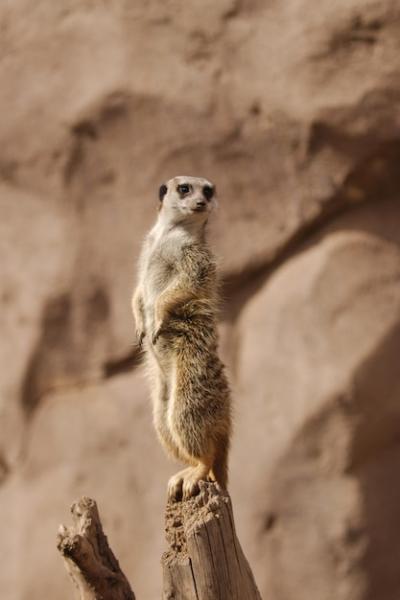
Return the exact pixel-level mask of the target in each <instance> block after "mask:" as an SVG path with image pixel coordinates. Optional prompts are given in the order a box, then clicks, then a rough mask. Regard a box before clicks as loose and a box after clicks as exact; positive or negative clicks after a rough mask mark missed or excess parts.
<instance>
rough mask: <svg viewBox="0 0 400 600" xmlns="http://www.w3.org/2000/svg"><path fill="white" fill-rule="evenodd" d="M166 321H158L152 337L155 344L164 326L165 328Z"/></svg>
mask: <svg viewBox="0 0 400 600" xmlns="http://www.w3.org/2000/svg"><path fill="white" fill-rule="evenodd" d="M163 325H164V323H163V322H162V321H159V322H158V323H156V326H155V328H154V333H153V336H152V338H151V341H152V342H153V344H156V343H157V340H158V338H159V337H160V335H161V333H162V328H163Z"/></svg>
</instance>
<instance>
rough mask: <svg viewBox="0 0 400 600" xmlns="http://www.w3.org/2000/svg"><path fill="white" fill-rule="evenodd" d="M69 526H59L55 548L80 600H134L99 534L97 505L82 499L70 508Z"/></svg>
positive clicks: (101, 533)
mask: <svg viewBox="0 0 400 600" xmlns="http://www.w3.org/2000/svg"><path fill="white" fill-rule="evenodd" d="M71 513H72V519H73V525H72V527H69V528H66V527H64V526H63V525H61V526H60V529H59V533H58V539H57V548H58V550H59V551H60V552H61V554H62V556H63V558H64V562H65V566H66V568H67V571H68V573H69V574H70V576H71V578H72V580H73V582H74V584H75V586H76V588H77V590H78V594H79V598H80V600H135V595H134V593H133V592H132V590H131V587H130V585H129V583H128V580H127V579H126V577H125V575H124V574H123V572H122V571H121V569H120V566H119V564H118V560H117V559H116V558H115V556H114V554H113V552H112V550H111V548H110V547H109V545H108V541H107V538H106V536H105V534H104V532H103V528H102V525H101V522H100V517H99V513H98V510H97V505H96V502H95V501H94V500H91V499H90V498H86V497H83V498H81V499H80V500H79V502H75V503H74V504H73V505H72V507H71Z"/></svg>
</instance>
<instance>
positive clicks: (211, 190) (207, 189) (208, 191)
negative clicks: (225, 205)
mask: <svg viewBox="0 0 400 600" xmlns="http://www.w3.org/2000/svg"><path fill="white" fill-rule="evenodd" d="M203 194H204V198H206V199H207V200H211V198H212V197H213V196H214V194H215V187H212V186H211V185H205V186H204V187H203Z"/></svg>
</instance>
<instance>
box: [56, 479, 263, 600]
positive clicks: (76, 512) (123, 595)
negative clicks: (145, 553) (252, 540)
mask: <svg viewBox="0 0 400 600" xmlns="http://www.w3.org/2000/svg"><path fill="white" fill-rule="evenodd" d="M71 512H72V516H73V526H72V527H70V528H65V527H63V526H61V527H60V531H59V535H58V544H57V547H58V549H59V551H60V552H61V554H62V556H63V558H64V562H65V565H66V568H67V571H68V572H69V574H70V575H71V578H72V580H73V582H74V584H75V586H76V588H77V591H78V594H79V596H78V597H79V599H80V600H135V596H134V593H133V592H132V590H131V588H130V586H129V583H128V580H127V579H126V577H125V575H124V574H123V573H122V571H121V569H120V567H119V564H118V561H117V559H116V558H115V556H114V554H113V553H112V551H111V549H110V547H109V545H108V542H107V538H106V536H105V535H104V533H103V529H102V525H101V522H100V518H99V513H98V510H97V506H96V503H95V501H94V500H91V499H90V498H85V497H84V498H81V500H80V501H79V502H76V503H75V504H73V505H72V508H71ZM165 522H166V527H165V530H166V538H167V542H168V545H169V549H168V551H167V552H165V553H164V555H163V557H162V568H163V593H162V598H163V600H261V596H260V594H259V591H258V589H257V586H256V584H255V581H254V577H253V574H252V572H251V569H250V567H249V564H248V562H247V560H246V558H245V556H244V554H243V551H242V548H241V546H240V543H239V540H238V538H237V536H236V532H235V525H234V521H233V513H232V505H231V500H230V498H229V495H228V494H227V493H226V492H223V491H222V490H221V489H220V488H219V486H218V485H217V484H214V483H205V482H200V493H199V494H198V495H197V496H196V497H194V498H191V499H190V500H187V501H185V502H169V503H168V504H167V507H166V511H165Z"/></svg>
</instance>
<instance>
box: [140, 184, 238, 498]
mask: <svg viewBox="0 0 400 600" xmlns="http://www.w3.org/2000/svg"><path fill="white" fill-rule="evenodd" d="M215 206H216V199H215V187H214V185H213V184H212V183H211V182H210V181H207V180H206V179H202V178H198V177H182V176H181V177H175V178H173V179H170V180H169V181H168V182H167V183H166V184H163V185H161V187H160V190H159V213H158V218H157V221H156V223H155V225H154V227H153V228H152V229H151V231H150V232H149V234H148V235H147V237H146V238H145V241H144V244H143V248H142V252H141V256H140V258H139V267H138V285H137V288H136V290H135V293H134V295H133V298H132V309H133V314H134V317H135V321H136V332H137V336H138V341H139V344H140V345H143V348H144V350H145V357H146V364H147V371H148V374H149V377H150V384H151V391H152V402H153V422H154V426H155V429H156V431H157V434H158V437H159V439H160V441H161V443H162V445H163V446H164V448H165V449H166V451H167V453H169V454H171V455H172V456H173V457H174V458H176V459H178V460H180V461H181V462H183V463H186V464H187V465H189V467H187V468H186V469H184V470H183V471H180V472H179V473H177V474H176V475H174V476H173V477H172V478H171V479H170V480H169V483H168V497H169V498H170V499H172V500H179V499H181V498H183V499H187V498H189V497H191V496H193V495H195V494H197V493H198V491H199V486H198V483H199V481H200V480H211V481H217V482H218V483H219V484H220V485H221V486H222V487H223V488H226V486H227V480H228V465H227V461H228V450H229V441H230V434H231V403H230V391H229V386H228V382H227V378H226V376H225V372H224V365H223V364H222V362H221V361H220V359H219V357H218V353H217V345H218V336H217V312H218V304H219V298H218V284H217V273H216V265H215V260H214V257H213V255H212V253H211V251H210V249H209V247H208V245H207V241H206V225H207V221H208V219H209V216H210V215H211V213H212V212H213V210H214V208H215Z"/></svg>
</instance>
